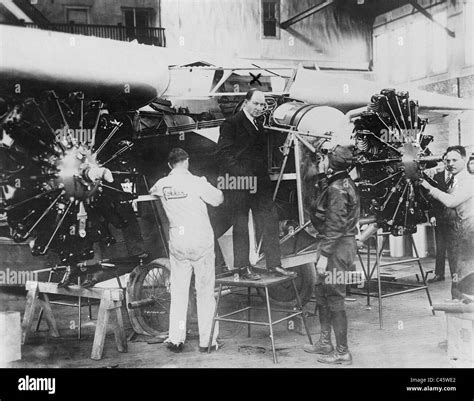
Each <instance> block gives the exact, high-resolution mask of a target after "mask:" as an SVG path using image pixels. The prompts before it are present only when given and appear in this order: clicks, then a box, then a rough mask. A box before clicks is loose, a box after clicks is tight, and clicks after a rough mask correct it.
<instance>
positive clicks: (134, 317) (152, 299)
mask: <svg viewBox="0 0 474 401" xmlns="http://www.w3.org/2000/svg"><path fill="white" fill-rule="evenodd" d="M170 301H171V295H170V263H169V260H168V259H164V258H162V259H156V260H154V261H153V262H151V263H149V264H147V265H144V266H137V267H136V268H135V269H134V270H133V271H132V273H131V274H130V279H129V281H128V286H127V309H128V314H129V317H130V322H131V324H132V327H133V329H134V330H135V332H136V333H138V334H145V335H151V336H156V335H163V334H166V332H167V331H168V328H169V312H170Z"/></svg>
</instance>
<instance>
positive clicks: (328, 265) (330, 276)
mask: <svg viewBox="0 0 474 401" xmlns="http://www.w3.org/2000/svg"><path fill="white" fill-rule="evenodd" d="M351 164H352V152H351V151H350V150H349V149H348V148H346V147H342V146H337V147H336V148H335V149H334V150H332V151H330V152H329V154H328V156H327V157H326V156H325V157H324V159H323V163H322V167H320V171H324V172H325V173H326V177H327V178H324V179H321V180H320V190H321V191H320V195H319V196H318V199H317V202H316V207H315V210H314V211H313V213H312V219H311V220H312V223H313V225H314V227H315V228H316V230H318V233H319V234H318V237H319V239H320V242H319V244H318V255H319V259H318V260H317V262H316V270H317V283H316V286H315V296H316V305H317V308H318V314H319V322H320V325H321V334H320V338H319V341H318V342H317V343H316V344H314V345H305V347H304V350H305V351H306V352H309V353H315V354H321V355H320V356H319V357H318V362H321V363H328V364H345V365H350V364H352V356H351V354H350V352H349V348H348V345H347V316H346V311H345V308H344V298H345V297H346V283H348V272H349V271H350V270H352V268H353V264H354V260H355V257H356V252H357V248H356V239H355V235H356V234H357V223H358V221H359V216H360V200H359V196H358V194H357V189H356V187H355V184H354V181H352V179H351V178H350V176H349V174H348V172H347V170H348V168H349V167H350V166H351ZM331 327H332V328H333V329H334V335H335V338H336V348H335V349H334V347H333V345H332V341H331Z"/></svg>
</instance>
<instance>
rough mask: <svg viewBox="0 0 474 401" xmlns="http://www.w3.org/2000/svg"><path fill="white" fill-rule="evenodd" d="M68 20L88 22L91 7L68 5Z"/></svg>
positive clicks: (75, 22)
mask: <svg viewBox="0 0 474 401" xmlns="http://www.w3.org/2000/svg"><path fill="white" fill-rule="evenodd" d="M66 21H67V22H68V23H69V24H70V23H73V24H88V23H89V9H88V8H85V7H67V8H66Z"/></svg>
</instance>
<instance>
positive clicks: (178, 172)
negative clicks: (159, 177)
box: [169, 167, 191, 175]
mask: <svg viewBox="0 0 474 401" xmlns="http://www.w3.org/2000/svg"><path fill="white" fill-rule="evenodd" d="M171 174H191V173H190V172H189V170H186V169H184V168H181V167H178V168H174V169H173V170H171V171H170V173H169V175H171Z"/></svg>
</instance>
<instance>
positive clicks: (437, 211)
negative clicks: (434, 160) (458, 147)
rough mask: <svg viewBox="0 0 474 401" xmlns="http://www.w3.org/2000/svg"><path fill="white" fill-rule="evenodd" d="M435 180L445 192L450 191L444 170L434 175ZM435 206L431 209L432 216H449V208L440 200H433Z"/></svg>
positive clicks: (443, 217)
mask: <svg viewBox="0 0 474 401" xmlns="http://www.w3.org/2000/svg"><path fill="white" fill-rule="evenodd" d="M433 180H434V181H436V184H438V185H437V188H438V189H439V190H441V191H443V192H448V186H447V185H446V178H445V174H444V171H440V172H439V173H436V174H435V175H434V176H433ZM432 204H433V208H432V209H431V210H430V213H429V215H430V217H436V219H444V220H446V218H447V217H448V216H447V210H446V209H447V208H446V206H444V205H443V204H442V203H441V202H440V201H437V200H433V201H432Z"/></svg>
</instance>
